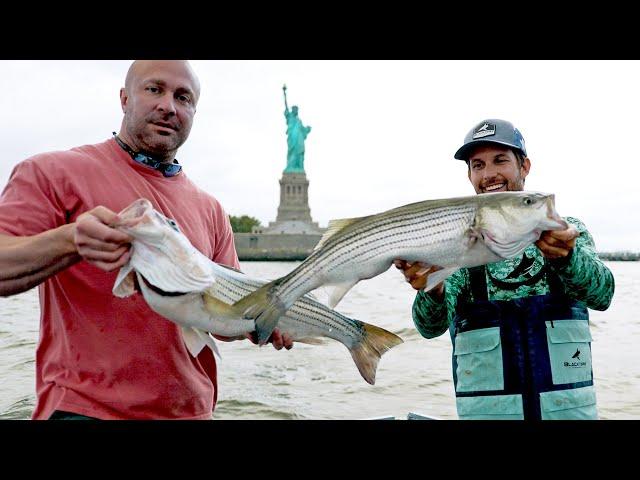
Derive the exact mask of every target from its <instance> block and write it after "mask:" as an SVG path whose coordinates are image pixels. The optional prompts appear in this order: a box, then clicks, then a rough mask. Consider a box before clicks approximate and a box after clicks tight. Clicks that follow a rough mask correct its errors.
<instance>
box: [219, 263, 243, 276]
mask: <svg viewBox="0 0 640 480" xmlns="http://www.w3.org/2000/svg"><path fill="white" fill-rule="evenodd" d="M216 265H218V266H220V267H224V268H226V269H227V270H232V271H234V272H237V273H241V274H242V275H244V274H245V273H244V272H241V271H240V270H238V269H237V268H233V267H230V266H229V265H223V264H222V263H217V264H216Z"/></svg>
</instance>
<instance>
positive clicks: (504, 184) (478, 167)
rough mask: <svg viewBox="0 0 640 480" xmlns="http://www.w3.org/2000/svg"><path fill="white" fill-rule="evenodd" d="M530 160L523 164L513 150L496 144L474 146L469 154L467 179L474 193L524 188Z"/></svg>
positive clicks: (525, 160) (526, 159)
mask: <svg viewBox="0 0 640 480" xmlns="http://www.w3.org/2000/svg"><path fill="white" fill-rule="evenodd" d="M530 168H531V162H530V161H529V159H528V158H526V157H525V159H524V162H523V165H522V166H521V165H520V161H519V160H518V157H516V154H515V153H514V151H513V150H511V149H510V148H509V147H502V146H500V145H497V144H487V145H481V146H478V147H476V148H475V149H474V150H473V151H472V152H471V154H470V155H469V180H470V181H471V184H472V185H473V188H474V189H475V191H476V193H491V192H506V191H519V190H524V179H525V177H526V176H527V175H528V174H529V169H530Z"/></svg>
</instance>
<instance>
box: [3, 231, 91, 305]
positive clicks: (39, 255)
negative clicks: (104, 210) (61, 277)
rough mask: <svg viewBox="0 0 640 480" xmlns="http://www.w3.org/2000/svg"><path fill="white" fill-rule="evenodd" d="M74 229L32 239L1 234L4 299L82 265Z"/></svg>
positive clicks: (44, 234) (49, 232) (52, 232)
mask: <svg viewBox="0 0 640 480" xmlns="http://www.w3.org/2000/svg"><path fill="white" fill-rule="evenodd" d="M73 228H74V226H73V225H64V226H62V227H58V228H54V229H52V230H48V231H46V232H43V233H40V234H38V235H33V236H30V237H12V236H10V235H3V234H0V296H9V295H15V294H17V293H21V292H24V291H26V290H29V289H30V288H33V287H34V286H36V285H39V284H40V283H42V282H43V281H45V280H46V279H47V278H49V277H51V276H52V275H55V274H56V273H58V272H60V271H61V270H64V269H65V268H67V267H69V266H71V265H73V264H74V263H76V262H78V261H80V259H81V257H80V256H79V255H78V253H77V251H76V248H75V245H74V243H73Z"/></svg>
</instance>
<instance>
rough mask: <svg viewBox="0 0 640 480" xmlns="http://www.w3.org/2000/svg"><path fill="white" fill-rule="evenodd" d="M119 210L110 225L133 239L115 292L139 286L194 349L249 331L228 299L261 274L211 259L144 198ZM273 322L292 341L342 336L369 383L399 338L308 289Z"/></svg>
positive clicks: (246, 290) (255, 284) (253, 285)
mask: <svg viewBox="0 0 640 480" xmlns="http://www.w3.org/2000/svg"><path fill="white" fill-rule="evenodd" d="M118 216H119V218H120V221H119V223H118V224H117V225H116V228H118V229H119V230H122V231H123V232H126V233H127V234H128V235H130V236H131V237H132V238H133V239H134V240H133V242H132V253H131V258H130V260H129V262H128V263H127V264H126V265H124V266H123V267H122V268H121V269H120V271H119V273H118V277H117V279H116V281H115V283H114V286H113V293H114V295H116V296H118V297H127V296H129V295H132V294H134V293H135V292H136V290H137V289H139V290H140V292H141V293H142V295H143V296H144V299H145V301H146V302H147V304H148V305H149V306H150V308H151V309H152V310H154V311H155V312H156V313H158V314H160V315H162V316H163V317H165V318H167V319H168V320H171V321H173V322H174V323H176V324H178V325H179V326H180V327H181V328H182V334H183V338H184V340H185V343H186V345H187V348H188V350H189V351H190V353H191V354H192V355H193V356H196V355H197V354H198V353H199V352H200V351H201V350H202V348H204V347H205V345H208V346H209V347H210V348H211V349H212V350H213V351H214V352H216V353H218V355H219V352H218V351H217V347H216V345H215V342H214V341H213V338H212V337H211V336H210V335H209V334H214V335H222V336H226V337H234V336H240V335H244V334H247V333H251V332H255V321H254V320H246V319H242V318H241V317H239V316H237V315H235V314H234V312H233V310H232V309H231V305H232V304H233V303H234V302H236V301H238V300H240V299H242V298H244V297H245V296H247V295H249V294H250V293H252V292H253V291H255V290H256V289H258V288H259V287H261V286H262V285H264V284H266V283H267V280H261V279H256V278H252V277H249V276H248V275H245V274H243V273H242V272H240V271H237V270H234V269H232V268H230V267H225V266H222V265H219V264H217V263H215V262H212V261H211V260H210V259H209V258H207V257H206V256H204V255H203V254H202V253H200V252H199V251H198V250H197V249H196V248H195V247H194V246H193V245H192V244H191V243H190V242H189V240H188V239H187V237H186V236H184V235H183V234H182V233H180V231H179V227H178V226H177V224H176V223H175V222H174V221H173V220H171V219H168V218H167V217H165V216H164V215H162V214H161V213H160V212H158V211H157V210H155V209H154V208H153V206H152V205H151V203H150V202H149V201H148V200H146V199H139V200H136V201H135V202H133V203H132V204H131V205H129V206H128V207H127V208H125V209H124V210H122V211H121V212H120V213H119V214H118ZM279 328H280V329H281V331H282V332H283V333H287V334H288V335H289V336H290V337H291V338H292V339H293V341H294V342H301V343H309V344H318V343H324V342H323V340H324V339H327V338H329V339H333V340H337V341H338V342H340V343H342V344H343V345H344V346H345V347H346V348H347V349H348V350H349V352H350V353H351V356H352V358H353V360H354V362H355V364H356V366H357V368H358V370H359V372H360V374H361V375H362V377H363V378H364V379H365V380H366V381H367V382H368V383H370V384H374V383H375V376H376V369H377V365H378V361H379V360H380V357H381V356H382V355H383V354H384V353H385V352H386V351H388V350H389V349H391V348H392V347H394V346H395V345H398V344H400V343H402V339H401V338H400V337H398V336H397V335H395V334H393V333H391V332H389V331H387V330H384V329H382V328H379V327H377V326H375V325H370V324H367V323H364V322H361V321H359V320H354V319H351V318H348V317H346V316H344V315H342V314H340V313H338V312H336V311H334V310H332V309H330V308H327V307H326V306H325V305H323V304H322V303H320V302H318V301H316V300H314V299H313V298H312V297H311V296H310V295H305V296H302V297H301V298H300V299H298V300H297V301H296V302H294V303H293V304H292V306H291V308H290V309H289V311H288V312H287V313H286V315H284V316H283V317H282V319H281V320H280V325H279Z"/></svg>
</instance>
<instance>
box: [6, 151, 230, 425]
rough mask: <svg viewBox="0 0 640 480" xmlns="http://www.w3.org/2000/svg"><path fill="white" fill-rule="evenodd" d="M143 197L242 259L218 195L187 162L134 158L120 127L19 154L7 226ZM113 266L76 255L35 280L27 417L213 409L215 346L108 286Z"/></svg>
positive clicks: (175, 414)
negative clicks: (201, 184)
mask: <svg viewBox="0 0 640 480" xmlns="http://www.w3.org/2000/svg"><path fill="white" fill-rule="evenodd" d="M142 197H144V198H147V199H148V200H150V201H151V203H152V204H153V206H154V207H155V208H156V209H157V210H159V211H160V212H162V213H163V214H164V215H166V216H167V217H169V218H172V219H174V220H175V221H176V222H177V223H178V225H179V227H180V230H181V231H182V232H183V233H184V234H185V235H186V236H187V237H188V238H189V240H190V241H191V243H192V244H193V245H194V246H195V247H196V248H197V249H198V250H200V252H202V253H203V254H204V255H206V256H207V257H208V258H210V259H212V260H213V261H215V262H218V263H221V264H225V265H229V266H232V267H235V268H238V267H239V262H238V257H237V254H236V251H235V245H234V241H233V232H232V230H231V225H230V223H229V219H228V217H227V215H226V213H225V211H224V209H223V208H222V206H221V205H220V203H218V201H217V200H216V199H215V198H213V197H212V196H211V195H209V194H207V193H205V192H204V191H202V190H201V189H199V188H198V187H197V186H196V185H195V184H194V183H193V182H191V181H190V180H189V179H188V178H187V176H186V175H185V173H184V172H181V173H179V174H178V175H176V176H174V177H164V176H163V175H162V173H160V172H158V171H157V170H154V169H152V168H150V167H147V166H145V165H141V164H139V163H137V162H135V161H134V160H133V159H132V158H131V157H130V156H129V155H128V154H127V153H126V152H125V151H124V150H122V149H121V148H120V147H119V146H118V144H117V143H116V141H115V140H114V139H109V140H107V141H105V142H103V143H99V144H96V145H85V146H82V147H77V148H73V149H71V150H69V151H63V152H49V153H43V154H39V155H35V156H34V157H31V158H29V159H27V160H25V161H23V162H21V163H20V164H18V165H17V166H16V167H15V168H14V170H13V172H12V173H11V177H10V179H9V182H8V184H7V186H6V187H5V189H4V191H3V192H2V195H1V196H0V232H1V233H5V234H9V235H18V236H26V235H35V234H37V233H40V232H43V231H45V230H49V229H52V228H56V227H59V226H61V225H64V224H67V223H72V222H74V221H75V220H76V218H77V217H78V216H79V215H80V214H82V213H84V212H86V211H88V210H91V209H92V208H94V207H96V206H98V205H104V206H105V207H107V208H109V209H110V210H112V211H114V212H119V211H120V210H122V209H123V208H124V207H126V206H127V205H129V204H130V203H131V202H133V201H134V200H136V199H138V198H142ZM116 275H117V271H114V272H105V271H103V270H101V269H99V268H97V267H95V266H93V265H91V264H90V263H88V262H86V261H81V262H79V263H77V264H75V265H73V266H72V267H69V268H67V269H66V270H63V271H62V272H60V273H58V274H56V275H54V276H53V277H51V278H49V279H48V280H46V281H45V282H43V283H42V284H41V285H40V286H39V287H38V288H39V297H40V309H41V316H40V336H39V339H38V346H37V350H36V393H37V403H36V408H35V410H34V412H33V416H32V418H34V419H46V418H49V416H51V414H52V413H53V412H54V411H55V410H64V411H70V412H74V413H78V414H81V415H88V416H90V417H97V418H102V419H178V418H181V419H210V418H211V414H212V411H213V409H214V407H215V402H216V398H217V382H216V363H215V359H214V357H213V355H212V353H211V350H210V349H209V348H205V349H203V350H202V352H201V353H200V354H199V355H198V357H196V358H193V357H191V355H190V354H189V352H188V351H187V349H186V346H185V344H184V341H183V340H182V337H181V332H180V328H179V327H178V326H177V325H176V324H174V323H172V322H170V321H169V320H167V319H165V318H163V317H161V316H160V315H158V314H156V313H155V312H153V311H152V310H151V309H150V308H149V307H148V305H147V304H146V302H145V301H144V299H143V297H142V296H141V295H140V294H135V295H133V296H131V297H128V298H117V297H115V296H114V295H113V294H112V293H111V289H112V287H113V283H114V281H115V279H116Z"/></svg>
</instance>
